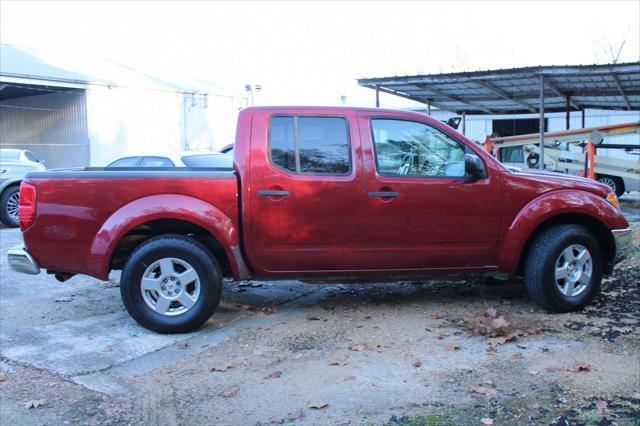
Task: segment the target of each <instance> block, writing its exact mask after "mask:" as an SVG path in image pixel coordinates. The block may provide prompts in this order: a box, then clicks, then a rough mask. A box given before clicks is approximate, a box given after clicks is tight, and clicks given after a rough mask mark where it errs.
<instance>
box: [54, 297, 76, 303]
mask: <svg viewBox="0 0 640 426" xmlns="http://www.w3.org/2000/svg"><path fill="white" fill-rule="evenodd" d="M72 300H73V297H60V298H58V299H56V302H71V301H72Z"/></svg>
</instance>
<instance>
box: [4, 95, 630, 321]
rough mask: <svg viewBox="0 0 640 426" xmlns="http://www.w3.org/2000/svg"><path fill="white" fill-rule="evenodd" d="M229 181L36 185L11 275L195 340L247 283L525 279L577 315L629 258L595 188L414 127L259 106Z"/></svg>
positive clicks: (121, 174) (187, 176) (370, 115)
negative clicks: (111, 282)
mask: <svg viewBox="0 0 640 426" xmlns="http://www.w3.org/2000/svg"><path fill="white" fill-rule="evenodd" d="M233 164H234V166H233V169H222V170H221V169H205V168H200V169H199V168H174V169H146V168H145V169H118V168H114V169H111V168H109V169H96V168H86V169H81V170H77V169H76V170H59V171H42V172H32V173H29V174H28V176H27V178H26V179H25V180H24V182H23V183H22V186H21V189H20V206H19V209H20V227H21V229H22V232H23V235H24V247H17V248H14V249H12V250H11V251H10V252H9V254H8V256H9V263H10V265H11V266H12V268H13V269H14V270H17V271H21V272H26V273H32V274H33V273H38V272H39V271H40V268H45V269H47V270H48V272H49V273H51V274H55V276H56V277H57V278H58V279H59V280H65V279H68V278H69V277H71V276H72V275H73V274H86V275H91V276H93V277H97V278H100V279H106V278H107V277H108V275H109V272H110V271H111V270H117V269H122V271H123V272H122V276H121V281H120V283H121V285H120V288H121V294H122V299H123V301H124V305H125V307H126V309H127V310H128V311H129V313H130V314H131V315H132V316H133V318H135V319H136V320H137V321H138V322H139V323H140V324H142V325H143V326H145V327H147V328H149V329H152V330H155V331H158V332H163V333H178V332H186V331H189V330H193V329H195V328H197V327H199V326H200V325H202V324H203V323H204V322H205V321H206V320H207V319H208V318H209V317H210V316H211V315H212V314H213V312H214V310H215V309H216V306H217V305H218V302H219V300H220V294H221V290H222V285H223V282H222V279H223V277H232V278H234V279H236V280H247V279H270V280H273V279H291V278H298V279H304V280H323V281H328V280H335V281H342V282H344V281H348V280H351V279H359V280H362V279H367V278H369V279H374V280H376V281H379V280H381V279H399V278H403V277H419V276H433V275H437V274H452V273H453V274H457V275H460V274H482V275H492V276H502V277H505V276H511V275H521V276H522V277H523V279H524V283H525V286H526V289H527V291H528V293H529V295H530V297H531V298H532V299H533V300H534V301H535V302H537V303H538V304H540V305H541V306H543V307H545V308H546V309H548V310H550V311H553V312H567V311H573V310H576V309H580V308H581V307H583V306H584V305H585V304H587V303H588V302H589V301H590V300H591V299H592V298H593V297H594V295H595V294H596V293H597V291H598V289H599V285H600V281H601V279H602V276H603V274H607V273H610V272H611V270H612V268H613V266H614V265H615V264H616V263H617V262H619V261H620V260H621V259H623V258H624V256H625V255H626V252H628V250H629V247H630V242H631V230H630V228H629V224H628V223H627V221H626V220H625V218H624V216H623V215H622V214H621V212H620V209H619V206H618V201H617V199H616V196H615V194H612V193H611V192H610V189H609V187H608V186H606V185H603V184H600V183H597V182H595V181H591V180H587V179H582V178H576V177H569V176H566V175H560V174H557V173H545V172H539V171H534V170H514V169H509V168H506V167H504V166H503V165H501V164H500V163H499V162H498V161H496V160H495V159H494V158H493V157H491V156H490V155H488V154H486V153H485V152H483V150H482V149H481V148H480V147H479V146H477V145H476V144H474V143H473V142H471V141H470V140H468V139H466V138H465V137H464V136H462V135H460V134H458V133H456V132H455V131H454V130H453V129H451V128H450V127H448V126H446V125H445V124H442V123H440V122H438V121H436V120H433V119H431V118H429V117H426V116H424V115H421V114H416V113H410V112H405V111H391V110H383V109H360V108H323V107H280V108H275V107H252V108H246V109H244V110H242V111H241V112H240V114H239V118H238V124H237V133H236V141H235V149H234V162H233Z"/></svg>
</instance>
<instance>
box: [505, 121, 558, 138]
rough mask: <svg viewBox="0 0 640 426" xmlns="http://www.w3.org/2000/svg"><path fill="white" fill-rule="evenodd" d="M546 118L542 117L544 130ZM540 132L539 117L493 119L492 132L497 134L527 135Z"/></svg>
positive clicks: (545, 129) (545, 128)
mask: <svg viewBox="0 0 640 426" xmlns="http://www.w3.org/2000/svg"><path fill="white" fill-rule="evenodd" d="M547 120H548V119H547V118H545V119H544V131H545V132H546V131H547V124H548V123H547ZM538 132H540V119H538V118H515V119H507V120H493V133H494V134H495V133H497V134H498V135H499V136H516V135H528V134H530V133H538Z"/></svg>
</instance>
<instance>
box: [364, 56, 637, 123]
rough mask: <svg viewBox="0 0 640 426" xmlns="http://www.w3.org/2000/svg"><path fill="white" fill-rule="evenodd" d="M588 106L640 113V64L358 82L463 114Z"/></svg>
mask: <svg viewBox="0 0 640 426" xmlns="http://www.w3.org/2000/svg"><path fill="white" fill-rule="evenodd" d="M541 75H543V76H544V84H545V88H544V109H545V111H547V112H553V111H566V109H567V102H569V104H570V107H571V109H572V110H579V109H585V108H595V109H621V110H636V111H637V110H640V62H631V63H624V64H605V65H564V66H538V67H526V68H512V69H499V70H489V71H474V72H459V73H449V74H427V75H411V76H398V77H380V78H361V79H358V84H359V85H361V86H363V87H368V88H371V89H374V90H380V91H381V92H384V93H390V94H393V95H397V96H401V97H404V98H407V99H411V100H414V101H418V102H422V103H425V104H431V105H432V106H434V107H436V108H439V109H444V110H448V111H455V112H457V113H459V114H461V113H467V114H518V113H531V112H536V111H538V110H539V108H540V99H539V97H540V76H541Z"/></svg>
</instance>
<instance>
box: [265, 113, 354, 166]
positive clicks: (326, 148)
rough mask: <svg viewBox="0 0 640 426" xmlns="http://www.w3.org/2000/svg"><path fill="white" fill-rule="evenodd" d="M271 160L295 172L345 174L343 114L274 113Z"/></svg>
mask: <svg viewBox="0 0 640 426" xmlns="http://www.w3.org/2000/svg"><path fill="white" fill-rule="evenodd" d="M269 147H270V158H271V162H272V163H273V164H274V165H276V166H278V167H280V168H282V169H284V170H287V171H290V172H294V173H297V174H326V175H346V174H349V173H350V171H351V149H350V146H349V128H348V124H347V120H346V119H345V118H343V117H307V116H286V117H273V118H272V119H271V126H270V131H269Z"/></svg>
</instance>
